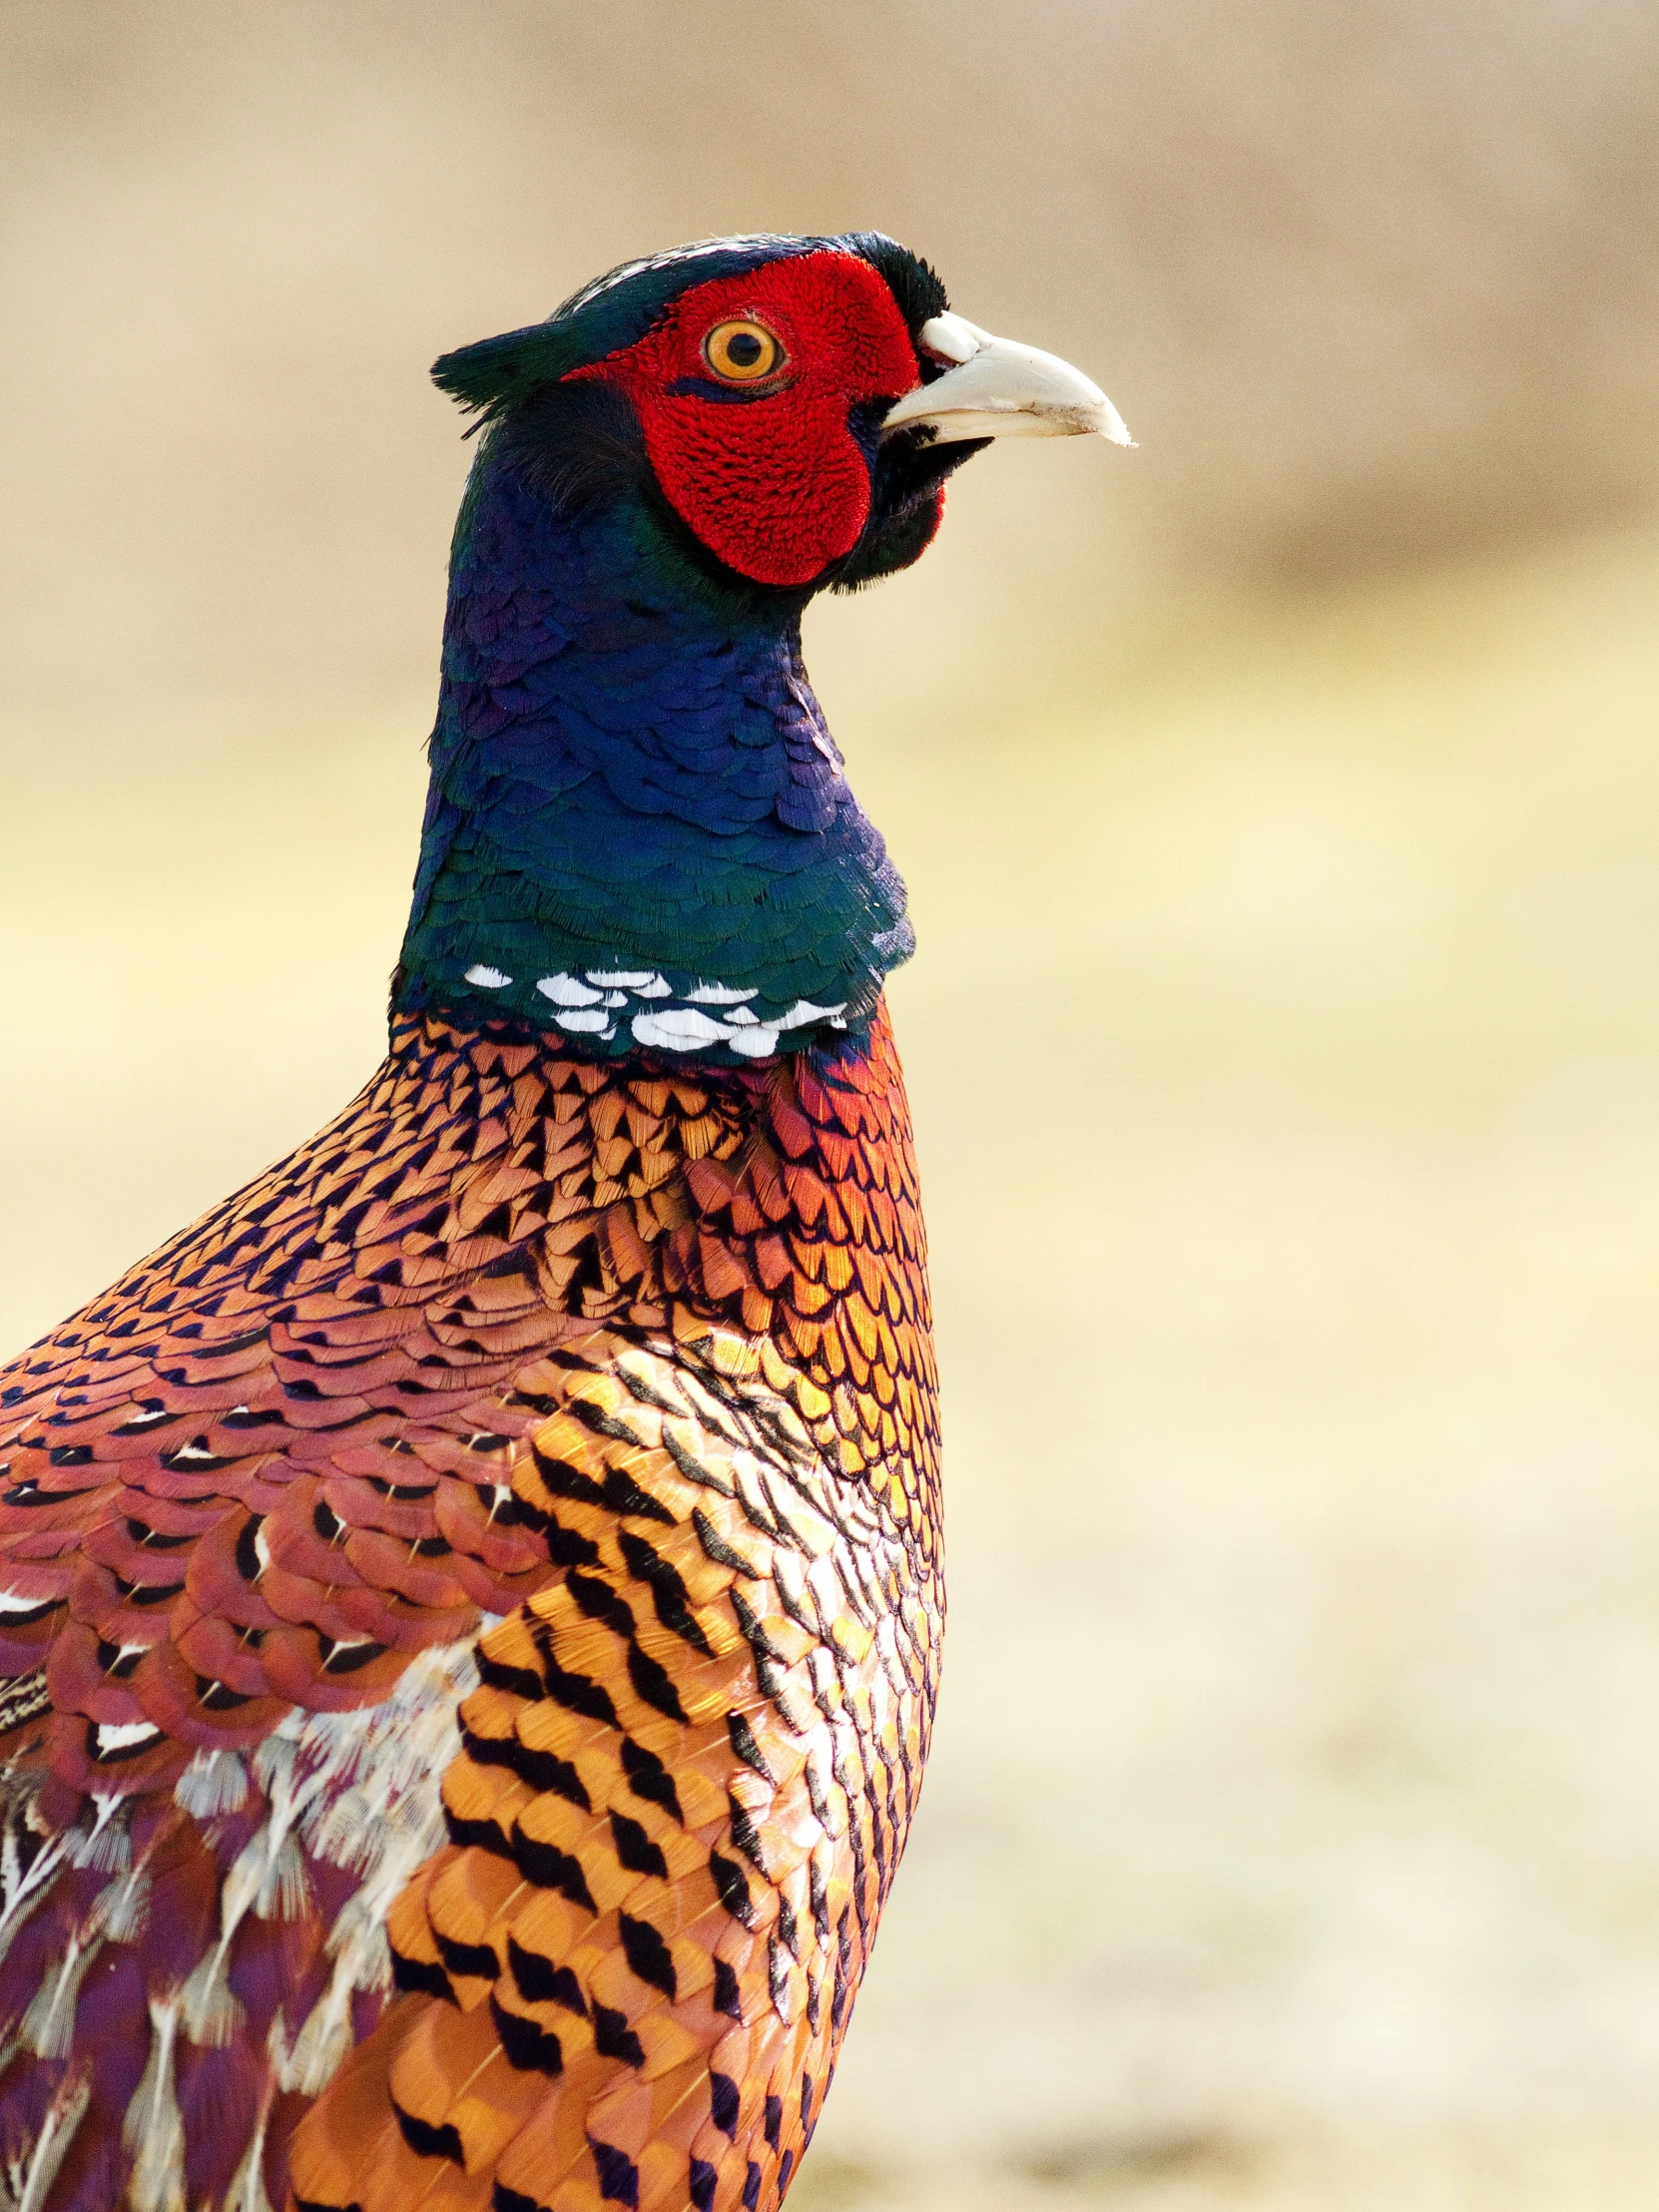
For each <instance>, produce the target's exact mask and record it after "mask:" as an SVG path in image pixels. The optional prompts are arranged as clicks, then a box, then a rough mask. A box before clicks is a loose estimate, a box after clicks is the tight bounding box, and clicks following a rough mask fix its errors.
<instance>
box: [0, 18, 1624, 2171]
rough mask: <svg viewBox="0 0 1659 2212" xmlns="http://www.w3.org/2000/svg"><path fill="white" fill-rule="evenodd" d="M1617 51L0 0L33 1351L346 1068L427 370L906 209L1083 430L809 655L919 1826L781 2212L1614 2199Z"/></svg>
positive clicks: (395, 748)
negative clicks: (939, 1440)
mask: <svg viewBox="0 0 1659 2212" xmlns="http://www.w3.org/2000/svg"><path fill="white" fill-rule="evenodd" d="M1656 152H1659V14H1656V13H1655V11H1654V9H1653V7H1652V5H1651V0H1504V4H1502V5H1497V4H1486V5H1481V4H1479V0H1249V4H1246V0H1175V4H1171V0H1121V4H1119V5H1116V6H1114V7H1111V8H1108V7H1106V6H1104V5H1102V4H1100V0H1093V4H1091V5H1085V4H1084V0H1035V4H1029V5H1025V6H1022V7H1020V8H1017V9H1016V8H1010V7H1007V6H1004V7H1001V8H993V7H991V6H988V5H985V4H983V0H964V4H961V5H956V6H952V7H949V8H944V7H938V6H927V7H924V6H921V5H919V4H915V0H912V4H909V5H906V4H903V0H889V4H887V5H884V6H880V7H877V6H875V5H872V4H871V5H864V4H849V0H838V4H837V5H835V6H834V7H830V5H828V4H825V0H788V4H785V0H774V4H773V5H770V6H765V7H762V6H758V5H756V4H755V0H699V5H698V6H696V7H690V6H683V5H675V4H672V0H656V4H643V0H625V4H621V5H615V4H613V5H608V6H605V7H596V6H592V5H586V6H581V7H577V6H569V5H560V4H553V0H543V4H536V5H533V4H531V0H469V4H467V5H465V6H462V5H460V4H458V0H456V4H451V5H435V4H432V0H397V4H395V5H393V4H390V0H387V4H384V5H380V4H378V0H317V4H315V5H301V4H295V0H262V4H261V5H259V6H252V5H230V6H227V5H225V4H223V0H177V4H173V0H168V4H161V5H147V4H142V0H113V4H112V0H105V4H98V5H94V4H92V0H40V4H36V0H6V4H5V5H4V6H3V7H0V164H3V174H4V183H3V192H4V204H3V216H0V220H3V225H4V228H3V232H0V286H3V289H4V311H3V318H0V385H3V391H0V472H3V494H0V496H3V500H4V513H5V522H6V527H5V531H4V545H3V550H0V561H3V563H4V570H3V574H0V667H3V668H4V671H5V677H4V683H3V685H0V746H3V747H4V781H3V784H0V793H3V800H0V993H3V998H4V1019H3V1022H0V1323H3V1329H0V1335H3V1336H4V1339H5V1341H6V1347H7V1349H9V1348H10V1346H11V1345H14V1344H21V1343H23V1342H26V1341H27V1340H28V1338H29V1337H30V1336H31V1335H33V1334H34V1333H35V1332H37V1331H38V1330H40V1329H42V1328H44V1327H47V1326H49V1325H50V1324H51V1323H52V1322H53V1321H55V1320H56V1319H57V1318H58V1316H59V1315H60V1314H62V1313H63V1312H64V1311H65V1310H67V1309H68V1308H69V1307H70V1306H72V1305H73V1304H74V1303H76V1302H77V1301H79V1300H80V1299H82V1298H84V1297H86V1296H87V1295H89V1294H91V1293H92V1292H94V1291H96V1290H97V1289H98V1288H100V1287H101V1286H102V1284H103V1283H104V1282H105V1281H107V1280H108V1279H109V1277H110V1276H111V1275H113V1274H114V1273H115V1272H116V1270H117V1269H118V1268H119V1267H120V1266H121V1265H122V1264H124V1263H125V1262H126V1261H127V1260H129V1259H131V1258H132V1257H134V1256H135V1255H137V1254H138V1253H139V1252H141V1251H143V1250H145V1249H146V1248H147V1247H148V1246H149V1245H151V1244H153V1243H155V1242H156V1241H158V1240H159V1239H160V1238H161V1237H162V1236H163V1235H165V1234H166V1233H167V1232H168V1231H170V1230H171V1229H173V1228H174V1227H176V1226H177V1225H178V1224H179V1223H180V1222H181V1221H182V1220H183V1219H185V1218H186V1217H188V1216H189V1215H191V1214H192V1213H194V1212H196V1211H198V1210H199V1209H201V1208H202V1207H204V1206H205V1205H207V1204H208V1203H210V1202H211V1201H212V1200H214V1199H215V1198H217V1197H218V1196H220V1195H221V1194H222V1192H224V1191H225V1190H226V1189H228V1188H230V1187H232V1186H233V1185H234V1184H235V1183H236V1182H238V1181H239V1180H240V1179H242V1178H243V1177H244V1176H246V1175H247V1174H248V1173H250V1172H251V1171H253V1170H254V1169H256V1168H257V1167H259V1166H260V1165H262V1164H263V1163H264V1162H265V1161H266V1160H267V1159H268V1158H270V1157H271V1156H273V1155H274V1154H276V1153H277V1152H278V1151H280V1150H281V1149H283V1148H284V1147H285V1146H286V1145H288V1144H289V1143H291V1142H292V1141H294V1140H295V1139H296V1138H298V1137H300V1136H301V1135H303V1134H304V1133H306V1132H307V1131H308V1130H309V1129H311V1128H312V1127H313V1126H314V1125H315V1124H316V1123H318V1122H319V1121H320V1120H322V1119H323V1118H324V1117H325V1116H326V1115H327V1114H328V1113H329V1112H330V1111H331V1110H332V1109H333V1108H334V1107H335V1106H337V1105H338V1104H339V1103H340V1101H341V1100H342V1099H343V1098H344V1096H345V1095H346V1094H347V1093H348V1092H349V1091H350V1090H351V1089H352V1088H353V1087H354V1086H355V1085H356V1084H357V1083H358V1082H359V1081H360V1080H361V1078H362V1077H363V1076H364V1075H365V1074H366V1073H367V1071H368V1069H369V1068H370V1067H371V1066H372V1064H373V1062H374V1059H375V1057H376V1055H377V1053H378V1051H379V1049H380V1043H381V1030H380V1008H381V1002H382V996H383V989H384V978H385V975H386V972H387V970H388V968H389V966H390V963H391V960H392V958H393V955H394V953H395V949H396V943H397V937H398V932H399V928H400V924H401V919H402V912H403V902H404V899H405V896H406V888H407V881H408V875H409V870H410V864H411V858H412V850H413V838H414V830H415V824H416V820H417V813H418V807H419V801H420V792H421V784H422V770H421V759H420V741H421V739H422V737H423V735H424V732H425V730H426V728H427V726H428V723H429V720H430V713H431V701H432V693H433V681H434V670H435V663H436V646H437V629H438V621H439V616H440V612H441V604H442V590H443V557H444V551H445V547H446V542H447V534H448V528H449V522H450V518H451V514H452V511H453V506H454V501H455V498H456V494H457V492H458V489H459V485H460V481H461V477H462V472H463V468H464V463H465V449H464V448H463V447H462V446H461V444H460V443H459V441H458V438H457V434H456V433H457V423H456V420H455V418H454V416H453V414H452V412H451V410H450V409H449V408H448V407H447V406H446V405H445V403H443V402H442V401H441V400H440V399H439V398H438V396H437V395H436V394H435V393H434V392H433V391H432V390H431V389H430V387H429V386H428V385H427V384H426V383H425V380H424V370H425V366H426V363H427V362H428V361H429V360H430V359H431V357H432V356H433V355H434V354H435V353H437V352H438V351H440V350H441V349H442V348H444V347H446V346H449V345H452V344H455V343H458V342H463V341H465V340H467V339H470V338H473V337H477V336H481V335H483V334H486V333H487V332H489V331H492V330H496V329H500V328H504V327H508V326H511V325H513V324H516V323H519V322H523V321H525V320H528V319H532V318H534V317H535V316H537V315H539V314H541V313H543V312H545V311H546V310H547V308H548V307H550V306H551V305H552V304H553V303H554V302H555V301H556V300H557V299H558V298H559V297H561V296H562V295H563V294H564V293H565V292H566V291H567V290H569V289H570V288H571V287H572V286H573V285H574V284H576V283H577V282H578V281H580V280H581V279H582V278H584V277H588V276H590V275H592V274H594V273H595V272H596V271H597V270H599V269H601V268H603V267H605V266H607V265H608V264H610V263H612V262H614V261H616V260H618V259H621V258H622V257H624V256H626V255H628V254H631V253H634V252H637V251H641V250H644V249H649V248H652V247H655V246H659V245H663V244H667V243H671V242H674V241H676V240H679V239H682V238H688V237H693V236H696V235H698V234H700V233H704V232H708V231H715V230H729V229H752V228H758V227H777V228H783V229H795V228H799V229H840V228H844V227H847V226H851V225H865V224H874V225H878V226H880V227H881V228H884V229H887V230H890V231H892V232H894V233H895V234H896V235H897V236H899V237H901V238H903V239H904V240H905V241H906V243H907V244H909V245H911V246H913V247H915V248H917V249H918V250H920V251H922V252H924V253H926V254H927V255H929V256H930V257H931V258H933V259H934V260H935V261H936V262H937V263H938V265H939V267H940V269H941V271H942V272H943V274H944V277H945V279H946V281H947V283H948V284H949V285H950V287H951V290H952V294H953V298H954V300H955V303H956V304H957V305H958V306H959V307H960V308H961V309H962V310H963V311H964V312H966V313H967V314H969V315H970V316H972V317H973V318H974V319H975V320H977V321H980V322H983V323H985V324H987V325H989V326H990V327H992V328H996V329H1005V330H1008V331H1010V332H1011V333H1013V334H1015V335H1018V336H1022V337H1026V338H1029V339H1032V340H1034V341H1036V342H1038V343H1041V344H1046V345H1049V346H1052V347H1054V348H1055V349H1057V350H1059V351H1062V352H1066V353H1068V354H1070V355H1071V356H1072V357H1074V358H1076V359H1078V360H1079V361H1080V362H1081V363H1082V364H1083V365H1084V366H1085V367H1087V368H1088V369H1089V370H1090V371H1091V373H1093V374H1095V375H1096V376H1097V377H1098V378H1099V379H1100V381H1101V382H1102V383H1104V384H1105V385H1106V387H1107V389H1108V390H1110V391H1111V392H1112V394H1113V396H1114V397H1115V398H1116V399H1117V400H1118V401H1119V403H1120V404H1121V405H1122V407H1123V409H1124V411H1125V413H1126V414H1127V416H1128V417H1129V420H1130V423H1131V425H1132V427H1133V428H1134V429H1135V431H1136V433H1137V434H1138V436H1139V437H1140V439H1141V441H1142V443H1141V447H1140V450H1139V451H1137V452H1136V453H1133V454H1128V455H1125V454H1120V453H1116V452H1112V451H1108V450H1107V449H1106V448H1105V447H1104V446H1101V447H1099V448H1093V447H1091V448H1087V449H1084V448H1082V447H1081V446H1080V445H1076V444H1065V445H1061V444H1055V445H1050V446H1038V447H1030V446H1027V447H1019V448H1013V449H1010V450H1008V451H1005V452H993V453H991V454H989V455H987V456H985V457H984V458H982V459H980V460H978V461H976V462H975V463H974V464H973V465H972V467H971V468H970V469H969V470H968V471H967V472H966V473H965V475H964V476H963V478H962V479H961V480H960V482H959V484H958V486H957V488H956V490H955V491H954V493H953V496H952V503H951V513H950V516H949V518H948V522H947V527H946V531H945V534H944V537H943V538H942V540H941V542H940V544H939V545H938V546H937V547H936V548H935V549H934V550H933V552H932V553H930V555H929V556H928V558H927V561H926V562H925V563H924V564H923V565H922V567H921V569H920V570H918V571H917V572H916V574H915V575H914V576H912V577H909V578H905V579H902V580H900V581H898V582H896V583H894V584H891V585H889V586H887V587H885V588H884V589H883V590H882V591H881V592H879V593H877V594H873V595H869V596H866V597H864V598H861V599H859V600H858V601H856V602H853V603H849V604H838V605H836V606H834V607H831V608H827V609H823V610H820V611H817V612H815V614H814V616H813V618H812V622H811V627H810V630H809V639H808V644H809V654H810V658H811V660H812V663H813V666H814V669H815V673H816V674H817V677H818V680H819V683H820V688H821V691H822V692H823V694H824V696H825V699H826V702H827V705H828V707H829V709H830V715H831V719H832V721H833V722H834V725H835V727H836V730H837V733H838V735H839V736H840V738H841V740H842V743H843V745H844V746H845V748H846V750H847V752H848V753H849V755H850V758H851V763H852V768H853V772H854V775H855V777H856V779H857V781H858V783H859V787H860V790H861V792H862V794H863V796H864V798H865V800H866V803H867V804H869V805H870V806H871V809H872V811H873V812H874V813H875V814H876V815H877V817H878V818H879V819H880V820H881V822H882V823H883V825H884V827H885V828H886V829H887V830H888V832H889V835H890V839H891V841H892V843H893V845H894V848H895V850H896V852H897V854H898V857H899V859H900V862H901V864H903V865H904V866H905V868H906V870H907V872H908V874H909V876H910V880H911V884H912V888H913V891H914V897H915V905H916V910H917V916H918V921H919V926H920V931H921V942H922V949H921V952H920V954H919V956H918V958H917V960H916V961H915V963H914V965H913V966H912V967H911V968H910V969H909V970H907V971H906V972H905V974H904V975H903V976H902V977H901V978H900V980H899V982H898V984H897V987H896V990H895V994H894V995H895V1000H896V1006H897V1014H898V1019H899V1023H900V1028H901V1036H902V1040H903V1043H904V1046H905V1051H906V1057H907V1060H908V1064H909V1067H910V1070H911V1076H912V1084H913V1090H914V1095H915V1103H916V1111H917V1118H918V1123H919V1133H920V1141H921V1146H922V1152H923V1166H924V1172H925V1175H926V1179H927V1187H928V1196H929V1213H930V1219H931V1224H932V1229H933V1235H934V1241H935V1247H936V1261H937V1277H938V1293H939V1307H940V1319H941V1331H942V1351H943V1359H944V1366H945V1374H946V1380H947V1385H948V1390H949V1398H948V1416H949V1425H950V1482H951V1499H952V1507H951V1510H952V1521H951V1546H952V1563H953V1588H954V1613H953V1620H952V1629H951V1645H950V1665H949V1677H948V1684H947V1692H946V1702H945V1708H944V1712H943V1716H942V1722H941V1728H940V1734H939V1740H938V1748H937V1754H936V1760H935V1766H934V1770H933V1773H932V1776H931V1779H930V1782H929V1785H928V1795H927V1800H926V1803H925V1806H924V1808H923V1812H922V1816H921V1819H920V1822H919V1824H918V1828H917V1831H916V1835H915V1839H914V1843H913V1846H912V1850H911V1854H910V1857H909V1859H908V1861H907V1862H906V1865H905V1869H904V1872H903V1875H902V1878H901V1880H900V1883H899V1886H898V1889H897V1891H896V1893H895V1895H894V1900H893V1904H892V1907H891V1911H890V1914H889V1920H888V1925H887V1927H886V1930H885V1932H884V1934H883V1936H882V1942H881V1947H880V1951H879V1953H878V1956H877V1960H876V1964H875V1967H874V1969H873V1972H872V1976H871V1979H870V1982H869V1985H868V1987H867V1990H866V1993H865V1995H864V1997H863V1999H862V2002H861V2005H860V2009H859V2014H858V2019H857V2022H856V2024H855V2027H854V2030H853V2033H852V2036H851V2039H850V2041H849V2044H848V2046H847V2054H846V2058H845V2061H844V2064H843V2068H842V2073H841V2079H840V2081H839V2084H838V2086H837V2088H836V2091H835V2095H834V2097H833V2099H832V2100H831V2103H830V2112H829V2116H828V2118H827V2119H826V2122H825V2125H824V2129H823V2131H822V2134H821V2136H820V2140H819V2144H818V2146H817V2147H816V2148H815V2151H814V2154H813V2157H812V2159H811V2161H810V2162H809V2164H808V2166H807V2168H806V2171H805V2175H804V2178H803V2181H802V2183H801V2186H800V2189H799V2191H798V2192H797V2195H796V2197H795V2199H794V2200H793V2201H794V2202H795V2203H796V2204H798V2205H800V2206H801V2207H802V2212H906V2208H910V2207H928V2208H931V2207H938V2208H940V2212H943V2208H944V2207H947V2206H948V2207H950V2208H952V2212H960V2208H965V2212H975V2208H977V2207H980V2206H983V2207H985V2208H986V2212H990V2208H991V2207H993V2206H994V2207H995V2208H996V2212H1007V2208H1008V2207H1010V2206H1013V2207H1016V2208H1025V2207H1033V2208H1035V2207H1048V2208H1052V2212H1070V2208H1072V2207H1075V2206H1082V2205H1099V2206H1106V2207H1111V2208H1114V2212H1116V2208H1120V2207H1121V2208H1124V2212H1130V2208H1133V2212H1142V2208H1152V2207H1156V2208H1159V2212H1212V2208H1216V2212H1219V2208H1223V2207H1229V2208H1230V2207H1239V2208H1244V2207H1251V2208H1267V2207H1272V2208H1274V2212H1291V2208H1293V2207H1294V2208H1299V2212H1300V2208H1302V2207H1308V2208H1313V2207H1316V2206H1317V2207H1319V2208H1321V2212H1341V2208H1348V2207H1354V2208H1365V2212H1371V2208H1372V2207H1376V2208H1378V2212H1382V2208H1383V2207H1384V2206H1385V2207H1387V2208H1388V2212H1397V2208H1398V2207H1399V2206H1401V2205H1410V2206H1411V2207H1412V2208H1413V2212H1417V2208H1421V2212H1440V2208H1451V2207H1464V2206H1468V2207H1480V2208H1486V2207H1494V2208H1496V2207H1502V2208H1511V2207H1514V2208H1522V2207H1524V2208H1528V2212H1530V2208H1534V2207H1536V2208H1539V2212H1542V2208H1544V2207H1550V2208H1554V2207H1557V2206H1562V2205H1567V2204H1571V2205H1574V2206H1594V2207H1602V2206H1616V2205H1619V2204H1623V2203H1629V2204H1632V2205H1634V2204H1637V2203H1642V2204H1646V2203H1649V2202H1651V2199H1652V2194H1653V2180H1652V2176H1653V2173H1654V2171H1655V2169H1656V2165H1659V2103H1656V2091H1659V1375H1656V1370H1655V1362H1654V1358H1653V1349H1652V1348H1653V1345H1654V1342H1655V1332H1656V1325H1659V931H1656V924H1659V748H1656V746H1655V730H1654V724H1655V708H1656V705H1659V621H1656V619H1655V605H1654V602H1655V587H1656V586H1659V523H1656V522H1655V521H1654V520H1653V519H1652V518H1653V517H1654V516H1655V513H1656V510H1659V342H1656V341H1659V159H1656Z"/></svg>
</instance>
